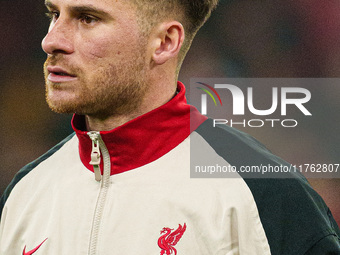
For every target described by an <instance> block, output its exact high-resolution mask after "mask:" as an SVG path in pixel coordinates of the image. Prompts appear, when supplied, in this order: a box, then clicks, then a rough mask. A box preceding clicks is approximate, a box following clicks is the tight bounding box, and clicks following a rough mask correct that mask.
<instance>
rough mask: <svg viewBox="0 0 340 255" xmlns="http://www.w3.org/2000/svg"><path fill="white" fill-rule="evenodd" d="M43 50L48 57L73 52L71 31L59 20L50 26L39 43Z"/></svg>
mask: <svg viewBox="0 0 340 255" xmlns="http://www.w3.org/2000/svg"><path fill="white" fill-rule="evenodd" d="M41 46H42V48H43V50H44V51H45V52H46V53H47V54H49V55H55V54H58V53H61V54H71V53H72V52H73V51H74V45H73V31H72V28H71V27H70V25H69V24H67V23H66V22H65V21H62V20H61V19H59V20H57V21H56V22H55V23H54V24H51V25H50V29H49V31H48V33H47V35H46V36H45V38H44V39H43V40H42V42H41Z"/></svg>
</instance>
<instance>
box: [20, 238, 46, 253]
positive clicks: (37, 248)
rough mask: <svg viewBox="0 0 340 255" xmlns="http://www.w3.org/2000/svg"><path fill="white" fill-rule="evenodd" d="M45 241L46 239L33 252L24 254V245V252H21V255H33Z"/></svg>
mask: <svg viewBox="0 0 340 255" xmlns="http://www.w3.org/2000/svg"><path fill="white" fill-rule="evenodd" d="M46 240H47V238H46V239H45V240H44V241H43V242H42V243H41V244H39V245H38V246H37V247H36V248H34V249H33V250H31V251H28V252H26V245H25V247H24V250H23V252H22V255H32V254H33V253H35V252H36V251H37V250H38V249H39V248H40V246H41V245H43V243H44V242H45V241H46Z"/></svg>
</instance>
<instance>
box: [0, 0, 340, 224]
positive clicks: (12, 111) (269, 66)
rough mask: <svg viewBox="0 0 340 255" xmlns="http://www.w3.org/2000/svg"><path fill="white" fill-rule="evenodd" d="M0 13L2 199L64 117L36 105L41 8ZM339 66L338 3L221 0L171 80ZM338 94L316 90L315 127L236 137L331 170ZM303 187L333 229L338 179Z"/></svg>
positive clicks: (321, 73)
mask: <svg viewBox="0 0 340 255" xmlns="http://www.w3.org/2000/svg"><path fill="white" fill-rule="evenodd" d="M0 5H1V8H0V31H1V36H0V90H1V98H0V119H1V131H0V141H1V154H0V161H1V171H0V193H2V192H3V191H4V189H5V187H6V186H7V185H8V183H9V182H10V180H11V179H12V178H13V176H14V174H15V173H16V172H17V171H18V170H19V169H20V168H21V167H22V166H24V165H25V164H27V163H29V162H30V161H32V160H34V159H35V158H37V157H38V156H40V155H41V154H42V153H44V152H45V151H47V150H48V149H49V148H50V147H52V146H53V145H55V144H56V143H58V142H59V141H60V140H61V139H63V138H64V137H65V136H66V135H67V134H69V133H71V132H72V129H71V127H70V116H65V115H58V114H55V113H53V112H51V111H50V110H49V109H48V106H47V105H46V103H45V99H44V81H43V73H42V65H43V62H44V60H45V57H46V56H45V53H44V52H43V51H42V50H41V47H40V43H41V40H42V38H43V37H44V35H45V33H46V31H47V29H48V20H47V19H46V18H45V15H44V13H45V7H44V4H43V1H37V0H26V1H19V0H7V1H5V0H0ZM339 60H340V2H339V1H335V0H334V1H333V0H294V1H290V0H267V1H266V0H263V1H261V0H259V1H254V0H235V1H232V0H229V1H228V0H222V2H221V4H220V6H219V8H218V9H217V11H216V12H215V13H214V14H213V16H212V18H211V19H210V20H209V22H208V23H207V24H206V26H205V27H204V28H202V30H201V31H200V32H199V34H198V35H197V38H196V40H195V41H194V43H193V47H192V49H191V51H190V53H189V54H188V56H187V58H186V60H185V63H184V65H183V69H182V72H181V74H180V80H181V81H183V82H184V83H185V84H189V83H190V78H192V77H236V78H240V77H245V78H246V77H252V78H256V77H261V78H266V77H271V78H282V77H285V78H327V77H332V78H337V77H339V75H340V65H339V63H340V62H339ZM339 81H340V80H339ZM339 95H340V85H339V87H338V86H334V87H333V88H332V89H329V88H327V89H326V90H325V89H323V88H322V86H320V89H319V93H317V94H313V96H314V98H313V102H314V104H315V105H314V106H312V107H313V109H317V112H316V115H317V116H319V118H320V121H319V122H317V123H316V124H315V125H312V126H306V127H305V129H304V132H303V133H301V134H294V135H293V133H287V132H284V131H283V130H282V129H272V130H271V131H268V130H266V131H264V130H261V129H249V130H246V131H247V132H249V133H251V134H252V135H254V136H255V137H256V138H257V139H259V140H260V141H261V142H263V143H264V144H265V145H266V146H267V147H268V148H269V149H271V150H272V151H273V152H274V153H275V154H277V155H279V156H280V157H282V158H284V159H285V160H287V161H289V162H290V163H292V164H300V163H309V162H317V163H328V162H332V163H340V148H339V147H340V145H339V144H340V138H339V137H340V136H339V134H340V130H339V119H340V116H339V112H340V103H339ZM263 96H265V95H263ZM259 100H261V98H259ZM315 111H316V110H314V112H315ZM314 112H313V113H314ZM323 119H324V120H327V122H323V121H322V120H323ZM324 123H332V125H325V124H324ZM38 181H39V180H37V182H38ZM310 182H311V184H312V185H313V187H314V188H315V189H316V190H317V191H318V192H319V193H320V194H321V195H322V197H323V198H324V200H325V201H326V202H327V204H328V205H329V207H330V208H331V210H332V212H333V215H334V217H335V218H336V220H337V222H338V223H340V203H339V198H340V180H339V179H310Z"/></svg>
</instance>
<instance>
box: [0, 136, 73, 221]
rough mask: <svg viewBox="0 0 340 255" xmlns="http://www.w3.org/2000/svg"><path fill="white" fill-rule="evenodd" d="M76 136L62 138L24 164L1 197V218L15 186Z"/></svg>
mask: <svg viewBox="0 0 340 255" xmlns="http://www.w3.org/2000/svg"><path fill="white" fill-rule="evenodd" d="M73 137H74V133H72V134H71V135H69V136H68V137H66V138H65V139H64V140H62V141H61V142H60V143H58V144H57V145H55V146H54V147H53V148H51V149H50V150H49V151H47V152H46V153H45V154H43V155H42V156H40V157H39V158H37V159H36V160H34V161H32V162H31V163H29V164H27V165H26V166H24V167H23V168H22V169H20V170H19V172H18V173H17V174H16V175H15V177H14V178H13V180H12V181H11V183H10V184H9V185H8V187H7V188H6V190H5V192H4V193H3V195H2V197H1V199H0V219H1V214H2V210H3V208H4V205H5V203H6V201H7V199H8V197H9V196H10V194H11V192H12V190H13V188H14V187H15V186H16V185H17V184H18V183H19V182H20V181H21V180H22V179H23V178H24V177H25V176H26V175H27V174H29V173H30V172H31V171H32V170H33V169H35V168H36V167H37V166H38V165H39V164H40V163H42V162H44V161H45V160H47V159H48V158H50V157H51V156H52V155H53V154H55V153H56V152H57V151H59V150H60V148H61V147H63V146H64V145H65V144H66V143H67V142H68V141H70V140H71V139H72V138H73Z"/></svg>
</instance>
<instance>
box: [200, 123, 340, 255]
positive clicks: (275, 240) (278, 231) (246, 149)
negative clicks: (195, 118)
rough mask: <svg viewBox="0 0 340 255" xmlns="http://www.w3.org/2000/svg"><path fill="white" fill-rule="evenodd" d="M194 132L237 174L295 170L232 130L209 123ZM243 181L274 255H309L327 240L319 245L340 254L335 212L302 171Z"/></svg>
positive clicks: (254, 175)
mask: <svg viewBox="0 0 340 255" xmlns="http://www.w3.org/2000/svg"><path fill="white" fill-rule="evenodd" d="M195 131H196V133H198V135H199V136H200V139H203V140H205V142H206V143H207V144H208V145H209V147H210V148H211V149H213V151H214V152H215V153H216V154H217V155H218V156H219V157H221V158H223V159H224V160H225V161H226V162H227V163H228V164H230V165H231V166H235V167H236V169H238V170H240V169H241V168H242V167H254V168H255V169H256V168H258V169H259V168H260V166H261V167H263V166H271V167H291V165H290V164H289V163H288V162H286V161H284V160H283V159H281V158H279V157H278V156H276V155H274V154H272V153H271V152H270V151H269V150H268V149H267V148H266V147H265V146H264V145H263V144H261V143H260V142H259V141H257V140H256V139H254V138H253V137H252V136H250V135H249V134H246V133H244V132H241V131H239V130H237V129H234V128H231V127H229V126H227V125H223V126H222V125H219V126H216V127H213V121H212V120H211V119H208V120H207V121H205V122H204V123H203V124H202V125H201V126H200V127H198V129H197V130H195ZM239 175H240V177H241V178H243V180H244V182H245V183H246V185H247V186H248V188H249V190H250V192H251V193H252V196H253V199H254V201H255V203H256V206H257V209H258V212H259V216H260V219H261V223H262V225H263V228H264V230H265V233H266V235H267V238H268V241H269V243H270V247H271V250H272V252H273V254H304V253H306V252H307V251H308V250H310V249H311V247H313V246H315V247H317V246H316V245H317V243H318V242H320V240H324V241H323V242H320V245H322V244H323V243H328V244H329V242H333V243H334V242H335V243H334V245H335V246H337V247H338V249H340V248H339V237H340V230H339V228H338V226H337V224H336V222H335V220H334V218H333V216H332V214H331V212H330V210H329V209H328V207H327V205H326V204H325V202H324V201H323V199H322V198H321V197H320V196H319V195H318V194H317V192H316V191H314V189H313V188H312V187H311V186H310V184H309V183H308V181H307V180H306V178H305V177H304V176H303V175H301V174H300V173H299V172H298V171H296V172H295V171H290V172H288V173H284V174H283V175H280V174H279V175H277V177H278V178H276V175H265V176H263V175H262V174H261V173H251V174H248V173H242V172H239ZM268 177H269V178H268ZM315 249H317V248H315ZM274 251H275V252H274ZM276 251H281V252H276ZM310 254H314V253H310Z"/></svg>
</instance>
